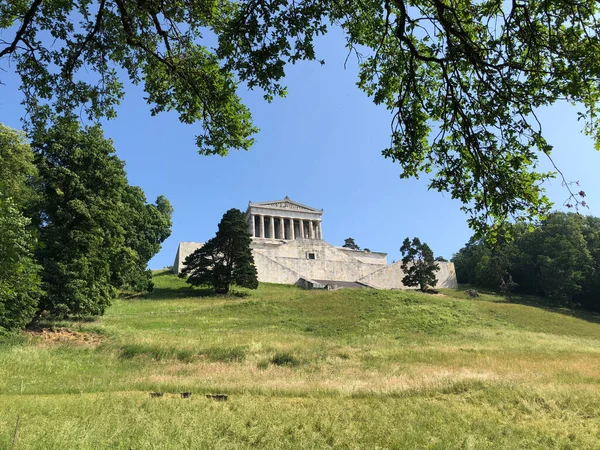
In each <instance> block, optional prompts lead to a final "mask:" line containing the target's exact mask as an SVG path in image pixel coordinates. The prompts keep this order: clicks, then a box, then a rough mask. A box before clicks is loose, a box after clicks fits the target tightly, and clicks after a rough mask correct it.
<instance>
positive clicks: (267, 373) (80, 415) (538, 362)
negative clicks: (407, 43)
mask: <svg viewBox="0 0 600 450" xmlns="http://www.w3.org/2000/svg"><path fill="white" fill-rule="evenodd" d="M154 278H155V283H156V289H155V291H154V292H153V293H152V294H150V295H148V296H144V297H138V298H123V299H120V300H118V301H116V302H115V304H114V305H113V306H112V307H111V308H109V310H108V312H107V314H106V315H105V316H104V317H102V318H99V319H98V320H96V321H91V322H76V323H74V322H64V323H58V324H56V323H55V324H53V325H52V326H53V329H52V330H49V329H44V330H37V331H32V332H28V333H26V334H25V335H23V336H21V337H17V338H11V339H8V340H6V339H5V340H4V341H0V448H10V446H11V442H12V440H13V436H14V432H15V425H16V423H17V419H18V418H19V420H20V424H19V428H18V433H17V434H18V436H17V445H16V447H15V448H135V449H142V448H173V449H176V448H246V447H259V448H292V447H293V448H327V447H335V448H377V447H379V448H440V449H442V448H443V449H445V448H502V449H506V448H578V449H580V448H598V445H599V444H598V443H599V442H600V420H599V417H600V392H599V389H598V387H599V386H600V369H599V367H600V317H599V316H597V315H591V314H585V313H577V312H570V311H550V310H545V309H540V308H536V307H532V306H525V305H521V304H508V303H505V302H503V301H502V299H501V298H499V297H494V296H483V297H482V298H479V299H474V300H470V299H467V298H466V295H465V294H464V292H460V291H445V292H444V295H440V296H431V295H424V294H420V293H415V292H402V291H393V292H391V291H374V290H340V291H337V292H323V291H305V290H301V289H299V288H296V287H293V286H283V285H267V284H263V285H261V286H260V287H259V289H258V290H257V291H246V290H239V291H238V295H237V296H230V297H225V298H218V297H210V296H209V295H208V293H207V292H205V291H202V290H192V289H190V288H189V287H187V285H186V284H185V283H184V282H183V281H182V280H180V279H178V278H176V277H174V276H173V275H171V274H168V273H166V272H159V273H156V274H155V277H154ZM155 391H158V392H164V393H165V394H164V396H163V397H160V398H151V397H150V396H149V393H150V392H155ZM184 391H189V392H192V393H193V396H192V398H191V399H182V398H180V395H179V393H180V392H184ZM209 393H225V394H228V395H229V399H228V400H227V401H225V402H217V401H214V400H209V399H207V398H206V397H205V394H209Z"/></svg>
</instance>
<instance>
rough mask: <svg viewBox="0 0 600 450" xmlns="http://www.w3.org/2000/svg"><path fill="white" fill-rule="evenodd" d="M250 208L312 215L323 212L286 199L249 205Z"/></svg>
mask: <svg viewBox="0 0 600 450" xmlns="http://www.w3.org/2000/svg"><path fill="white" fill-rule="evenodd" d="M250 206H258V207H263V208H274V209H287V210H291V211H306V212H314V213H322V212H323V210H321V209H316V208H311V207H310V206H306V205H303V204H302V203H298V202H295V201H293V200H290V199H289V198H288V197H286V198H284V199H283V200H273V201H270V202H258V203H250Z"/></svg>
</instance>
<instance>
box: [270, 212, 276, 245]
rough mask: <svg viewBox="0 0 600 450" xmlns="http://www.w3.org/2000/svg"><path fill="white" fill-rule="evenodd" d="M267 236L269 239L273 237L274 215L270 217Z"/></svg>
mask: <svg viewBox="0 0 600 450" xmlns="http://www.w3.org/2000/svg"><path fill="white" fill-rule="evenodd" d="M269 237H270V238H271V239H275V217H273V216H271V217H270V223H269Z"/></svg>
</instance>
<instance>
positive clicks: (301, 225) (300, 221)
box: [298, 219, 304, 239]
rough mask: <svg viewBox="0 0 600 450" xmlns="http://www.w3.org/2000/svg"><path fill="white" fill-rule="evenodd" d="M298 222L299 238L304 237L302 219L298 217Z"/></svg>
mask: <svg viewBox="0 0 600 450" xmlns="http://www.w3.org/2000/svg"><path fill="white" fill-rule="evenodd" d="M298 222H299V223H300V228H299V230H300V239H304V220H302V219H298Z"/></svg>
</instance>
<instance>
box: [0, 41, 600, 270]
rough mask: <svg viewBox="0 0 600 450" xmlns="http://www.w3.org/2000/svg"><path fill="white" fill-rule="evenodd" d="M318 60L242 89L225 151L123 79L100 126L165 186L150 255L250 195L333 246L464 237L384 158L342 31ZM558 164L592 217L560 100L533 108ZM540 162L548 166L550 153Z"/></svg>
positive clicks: (321, 47) (170, 250)
mask: <svg viewBox="0 0 600 450" xmlns="http://www.w3.org/2000/svg"><path fill="white" fill-rule="evenodd" d="M317 50H318V53H317V54H318V56H319V57H320V58H324V59H325V60H326V64H325V65H324V66H320V65H319V64H318V63H301V64H298V65H296V66H291V67H289V68H288V76H287V79H286V84H287V86H288V91H289V94H288V96H287V98H284V99H276V100H275V101H274V102H273V103H271V104H268V103H266V102H264V100H263V99H262V93H261V92H258V91H255V92H249V91H246V90H241V95H242V98H243V99H244V101H245V102H246V104H247V105H248V106H249V107H250V109H251V111H252V114H253V117H254V121H255V124H256V125H257V126H258V127H259V128H260V132H259V133H258V135H257V136H256V144H255V146H254V147H253V148H252V149H251V150H250V151H248V152H235V151H234V152H231V153H230V154H229V155H228V156H227V157H218V156H212V157H205V156H200V155H198V154H197V150H196V148H195V139H194V136H195V135H196V134H199V133H200V129H199V126H198V125H192V126H189V125H182V124H180V123H179V122H178V120H177V115H176V114H170V113H166V114H160V115H158V116H156V117H151V116H150V113H149V107H148V105H147V104H146V103H145V102H144V100H143V97H144V93H143V90H142V88H140V87H135V86H127V96H126V98H125V100H124V101H123V102H122V104H121V105H120V107H119V109H118V117H117V119H116V120H112V121H108V122H106V123H105V124H104V130H105V134H106V136H107V137H109V138H111V139H113V140H114V145H115V148H116V149H117V153H118V155H119V157H120V158H121V159H123V160H125V161H126V163H127V166H126V170H127V173H128V177H129V182H130V183H131V184H134V185H138V186H141V187H142V188H143V189H144V191H145V192H146V196H147V197H148V199H149V200H151V201H153V200H154V199H155V198H156V197H157V196H158V195H160V194H164V195H166V196H167V198H168V199H169V200H170V201H171V203H172V204H173V206H174V208H175V213H174V215H173V229H172V231H173V232H172V235H171V237H170V238H169V239H168V240H167V241H166V242H165V243H164V244H163V248H162V250H161V251H160V253H159V254H158V255H157V256H156V257H154V259H153V260H152V261H151V262H150V267H151V268H162V267H165V266H169V265H171V264H172V263H173V259H174V257H175V252H176V249H177V244H178V243H179V242H180V241H205V240H207V239H209V238H211V237H212V236H214V233H215V232H216V228H217V224H218V222H219V220H220V218H221V217H222V215H223V213H224V212H225V211H226V210H227V209H229V208H232V207H236V208H240V209H242V210H245V209H246V207H247V204H248V202H249V201H254V202H260V201H267V200H276V199H280V198H283V197H284V196H286V195H287V196H289V197H290V198H291V199H292V200H295V201H298V202H300V203H304V204H307V205H310V206H313V207H316V208H323V210H324V214H323V237H324V238H325V240H327V242H329V243H331V244H334V245H342V244H343V242H344V239H345V238H347V237H353V238H354V239H355V241H356V243H357V244H358V245H359V246H361V247H368V248H369V249H371V250H373V251H382V252H387V253H388V261H389V262H391V261H393V260H398V259H399V257H400V252H399V248H400V245H401V243H402V240H403V239H404V238H405V237H407V236H410V237H413V236H418V237H419V238H420V239H421V240H422V241H425V242H427V243H428V244H429V245H430V247H431V248H432V250H433V251H434V253H435V254H436V255H442V256H444V257H446V258H449V257H451V256H452V254H453V253H454V252H456V251H457V250H458V249H459V248H460V247H461V246H462V245H463V244H464V243H465V242H466V241H467V240H468V239H469V237H470V236H471V234H472V233H471V230H470V229H469V228H468V227H467V225H466V219H467V217H466V216H465V214H463V213H462V212H461V211H460V206H461V204H460V203H459V202H457V201H455V200H452V199H451V198H450V195H448V194H440V193H438V192H434V191H428V189H427V184H428V183H427V179H426V177H424V178H422V179H420V180H401V179H400V178H399V174H400V168H399V166H397V165H396V164H394V163H392V162H391V160H386V159H384V158H383V157H382V156H381V150H382V149H383V148H385V147H386V145H387V144H388V142H389V130H390V115H389V113H388V112H387V111H386V110H385V109H384V108H382V107H378V106H375V105H374V104H373V103H372V101H371V100H370V99H369V98H368V97H367V96H366V95H365V94H364V93H362V92H361V91H359V90H358V88H357V87H356V85H355V83H356V80H357V77H356V60H355V59H354V58H352V57H351V58H350V59H349V63H348V66H347V69H344V60H345V58H346V50H345V48H344V43H343V40H342V39H341V36H339V35H338V34H336V33H333V34H330V35H327V36H325V37H323V38H321V39H320V41H319V42H318V47H317ZM3 67H4V68H7V69H8V72H5V73H0V80H1V81H3V82H4V83H5V85H4V86H0V122H2V123H4V124H6V125H8V126H11V127H13V128H20V127H21V123H20V120H19V118H20V117H21V116H22V114H23V109H22V107H21V106H20V105H19V103H20V101H21V94H20V92H18V84H19V83H18V79H17V78H16V77H15V76H14V75H13V74H11V72H10V69H9V68H8V67H7V66H6V64H4V65H3ZM540 115H541V118H542V121H543V122H542V123H543V124H544V128H545V130H546V134H547V137H548V139H549V140H550V142H551V144H553V145H554V147H555V149H554V154H553V157H554V160H555V162H556V163H557V164H558V166H559V167H560V169H561V170H562V171H563V173H564V174H565V177H566V178H567V179H568V180H571V181H579V182H580V186H581V189H583V190H584V191H585V192H586V193H587V196H588V197H587V199H586V200H587V201H588V203H589V204H590V209H589V210H587V211H584V212H585V213H587V214H593V215H597V216H598V215H600V183H598V181H597V180H598V176H597V171H598V169H599V168H600V153H598V152H596V151H594V149H593V142H592V141H591V140H590V139H589V138H587V137H585V136H584V135H583V134H581V132H580V129H581V126H580V125H581V124H579V123H578V122H577V120H576V109H575V108H573V107H570V106H566V105H561V106H555V107H553V108H550V109H547V110H544V111H541V112H540ZM542 168H543V169H549V168H550V167H549V165H548V163H547V162H546V161H542ZM547 188H548V194H549V196H550V199H551V200H553V201H554V202H555V203H556V206H557V208H558V209H563V208H562V207H561V205H562V203H563V201H564V200H565V199H566V197H567V192H566V190H565V189H564V188H562V187H561V183H560V181H559V180H555V181H553V182H551V183H549V184H548V185H547Z"/></svg>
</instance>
